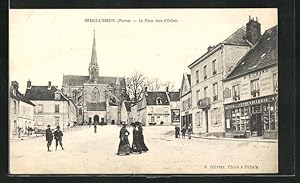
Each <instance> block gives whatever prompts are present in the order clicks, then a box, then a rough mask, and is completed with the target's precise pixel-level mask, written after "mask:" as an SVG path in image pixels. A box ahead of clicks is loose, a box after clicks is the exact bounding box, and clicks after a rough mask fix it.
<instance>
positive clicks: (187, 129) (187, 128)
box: [175, 124, 192, 139]
mask: <svg viewBox="0 0 300 183" xmlns="http://www.w3.org/2000/svg"><path fill="white" fill-rule="evenodd" d="M186 133H187V135H188V138H189V139H191V138H192V125H191V124H189V125H187V126H186V125H185V126H183V127H182V128H181V136H182V138H183V139H185V134H186ZM175 138H180V127H179V126H178V125H176V126H175Z"/></svg>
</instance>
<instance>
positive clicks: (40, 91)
mask: <svg viewBox="0 0 300 183" xmlns="http://www.w3.org/2000/svg"><path fill="white" fill-rule="evenodd" d="M56 91H58V89H57V88H56V87H54V86H51V88H50V90H48V86H31V89H26V92H25V97H26V98H28V99H29V100H55V98H54V96H55V95H54V94H55V92H56ZM61 95H62V94H61ZM60 101H67V99H66V98H65V97H63V96H61V97H60Z"/></svg>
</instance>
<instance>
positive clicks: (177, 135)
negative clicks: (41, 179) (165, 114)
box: [175, 125, 180, 138]
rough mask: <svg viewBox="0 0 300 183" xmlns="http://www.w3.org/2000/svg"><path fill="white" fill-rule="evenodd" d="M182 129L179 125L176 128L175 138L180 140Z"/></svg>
mask: <svg viewBox="0 0 300 183" xmlns="http://www.w3.org/2000/svg"><path fill="white" fill-rule="evenodd" d="M179 136H180V128H179V126H178V125H176V126H175V138H180V137H179Z"/></svg>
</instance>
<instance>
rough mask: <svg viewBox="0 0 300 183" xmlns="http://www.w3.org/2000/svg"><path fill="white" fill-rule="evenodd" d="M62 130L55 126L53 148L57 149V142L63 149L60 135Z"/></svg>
mask: <svg viewBox="0 0 300 183" xmlns="http://www.w3.org/2000/svg"><path fill="white" fill-rule="evenodd" d="M63 135H64V134H63V132H62V131H61V130H60V127H59V126H57V127H56V130H55V132H54V139H55V150H57V146H58V144H59V145H60V147H61V149H62V150H64V147H63V144H62V136H63Z"/></svg>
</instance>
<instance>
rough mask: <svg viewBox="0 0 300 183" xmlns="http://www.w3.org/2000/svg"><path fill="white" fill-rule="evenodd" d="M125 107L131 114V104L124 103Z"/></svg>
mask: <svg viewBox="0 0 300 183" xmlns="http://www.w3.org/2000/svg"><path fill="white" fill-rule="evenodd" d="M124 105H125V108H126V111H127V112H131V102H129V101H124Z"/></svg>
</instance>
